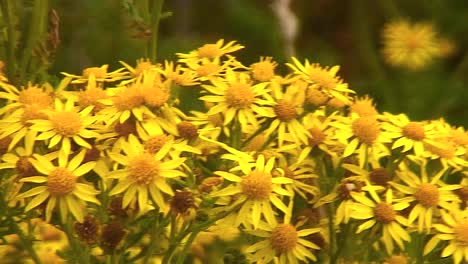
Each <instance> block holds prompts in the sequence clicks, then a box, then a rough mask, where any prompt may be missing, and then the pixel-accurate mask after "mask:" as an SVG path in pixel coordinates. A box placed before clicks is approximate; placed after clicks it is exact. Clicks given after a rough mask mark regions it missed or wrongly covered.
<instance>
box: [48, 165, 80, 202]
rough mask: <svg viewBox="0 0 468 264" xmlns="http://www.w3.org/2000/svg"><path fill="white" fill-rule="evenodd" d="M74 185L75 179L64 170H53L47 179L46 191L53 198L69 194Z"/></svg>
mask: <svg viewBox="0 0 468 264" xmlns="http://www.w3.org/2000/svg"><path fill="white" fill-rule="evenodd" d="M75 185H76V177H75V176H74V175H73V174H72V173H71V172H70V171H68V170H67V169H65V168H55V169H54V170H53V171H52V172H51V173H50V174H49V176H48V177H47V190H48V191H49V192H50V194H51V195H54V196H63V195H67V194H69V193H71V192H72V191H73V190H74V189H75Z"/></svg>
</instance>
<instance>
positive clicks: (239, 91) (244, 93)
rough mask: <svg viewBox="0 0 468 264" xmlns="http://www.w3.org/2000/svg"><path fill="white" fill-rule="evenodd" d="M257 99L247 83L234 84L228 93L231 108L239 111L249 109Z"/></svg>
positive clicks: (227, 98)
mask: <svg viewBox="0 0 468 264" xmlns="http://www.w3.org/2000/svg"><path fill="white" fill-rule="evenodd" d="M254 99H255V94H254V92H253V91H252V87H251V86H250V85H249V84H246V83H233V84H231V86H230V87H229V88H228V90H227V91H226V101H227V103H228V105H229V106H231V107H235V108H238V109H241V108H246V107H249V106H250V105H251V104H252V103H253V101H254Z"/></svg>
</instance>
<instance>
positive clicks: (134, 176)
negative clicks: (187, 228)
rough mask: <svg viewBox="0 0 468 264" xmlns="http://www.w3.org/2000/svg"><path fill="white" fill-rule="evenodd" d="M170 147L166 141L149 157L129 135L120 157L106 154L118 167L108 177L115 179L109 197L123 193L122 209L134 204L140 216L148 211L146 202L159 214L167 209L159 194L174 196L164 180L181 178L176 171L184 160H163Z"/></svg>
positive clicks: (182, 173)
mask: <svg viewBox="0 0 468 264" xmlns="http://www.w3.org/2000/svg"><path fill="white" fill-rule="evenodd" d="M172 144H173V142H171V141H168V142H167V143H165V144H164V145H163V147H162V148H161V149H160V150H159V151H158V152H157V153H156V154H151V153H150V152H148V151H146V150H145V147H144V145H142V144H141V143H140V142H139V141H138V139H137V138H136V137H135V136H133V135H130V136H129V138H128V141H124V142H122V151H123V153H124V154H121V153H118V152H109V153H108V155H109V157H110V158H111V159H112V160H114V161H115V162H116V163H117V164H119V167H120V168H119V169H117V170H115V171H112V172H111V173H110V174H109V175H108V177H109V178H113V179H117V182H118V183H117V184H116V185H115V186H114V187H113V188H112V190H111V191H110V193H109V195H111V196H113V195H117V194H120V193H122V192H125V193H124V195H123V200H122V208H126V207H127V206H128V205H130V204H134V203H135V202H137V203H138V208H139V210H140V213H144V212H146V211H147V210H148V209H149V205H148V200H150V201H153V202H154V203H155V204H154V206H157V207H159V208H160V209H161V211H165V210H166V209H167V208H166V205H167V204H166V199H164V197H163V194H162V193H165V194H167V195H170V196H173V195H174V191H173V190H172V187H171V186H170V184H169V183H168V182H167V179H172V178H178V177H183V176H185V173H184V172H183V171H181V170H179V168H180V167H181V166H182V164H183V163H184V161H185V158H174V157H173V158H170V159H168V160H165V158H166V156H167V155H168V152H169V151H170V150H171V149H172ZM148 198H150V199H148Z"/></svg>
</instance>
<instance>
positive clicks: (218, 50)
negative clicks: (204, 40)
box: [177, 39, 244, 63]
mask: <svg viewBox="0 0 468 264" xmlns="http://www.w3.org/2000/svg"><path fill="white" fill-rule="evenodd" d="M223 45H224V40H223V39H220V40H218V41H217V42H216V43H214V44H205V45H203V46H202V47H200V48H198V49H196V50H194V51H191V52H190V53H188V54H184V53H177V56H179V62H185V63H189V62H197V61H200V60H202V59H203V58H208V59H216V58H219V57H222V56H224V55H226V54H228V53H232V52H235V51H237V50H240V49H243V48H244V46H242V45H239V44H236V42H235V41H231V42H229V43H227V44H226V45H224V46H223Z"/></svg>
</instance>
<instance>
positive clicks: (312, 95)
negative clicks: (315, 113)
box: [305, 87, 329, 106]
mask: <svg viewBox="0 0 468 264" xmlns="http://www.w3.org/2000/svg"><path fill="white" fill-rule="evenodd" d="M328 99H329V97H328V95H327V94H326V93H324V92H322V91H320V90H319V89H315V88H313V87H309V88H308V89H307V93H306V98H305V100H306V102H307V103H310V104H312V105H316V106H320V105H324V104H325V103H326V102H327V101H328Z"/></svg>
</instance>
